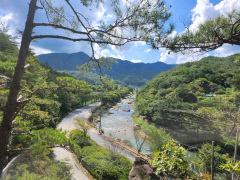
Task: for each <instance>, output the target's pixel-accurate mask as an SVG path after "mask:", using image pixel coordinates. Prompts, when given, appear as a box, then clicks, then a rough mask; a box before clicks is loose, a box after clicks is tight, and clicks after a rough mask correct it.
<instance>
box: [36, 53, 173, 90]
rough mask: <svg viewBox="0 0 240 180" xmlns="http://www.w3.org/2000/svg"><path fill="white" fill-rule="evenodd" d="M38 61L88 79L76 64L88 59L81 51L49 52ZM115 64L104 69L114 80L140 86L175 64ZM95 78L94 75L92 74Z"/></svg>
mask: <svg viewBox="0 0 240 180" xmlns="http://www.w3.org/2000/svg"><path fill="white" fill-rule="evenodd" d="M38 58H39V61H40V62H41V63H43V64H45V63H47V64H48V65H49V66H50V67H52V68H53V69H55V70H58V71H64V72H67V73H69V74H71V75H73V76H75V77H78V78H82V79H84V80H86V81H88V82H89V81H91V83H92V81H94V79H92V80H90V79H89V76H88V77H86V74H84V73H80V72H78V70H77V68H76V67H77V66H81V65H83V64H84V63H86V62H87V61H88V60H89V58H90V57H89V56H88V55H87V54H85V53H83V52H78V53H72V54H67V53H51V54H42V55H39V56H38ZM114 60H116V61H117V64H113V65H112V68H111V70H109V71H106V73H105V74H107V75H109V76H110V77H111V78H113V79H115V80H119V81H122V82H124V83H125V84H126V85H133V86H142V85H144V84H145V83H146V82H148V81H149V80H151V79H152V78H153V77H155V76H156V75H157V74H159V73H160V72H163V71H168V70H169V69H171V68H173V67H175V66H176V65H175V64H165V63H163V62H156V63H132V62H130V61H127V60H120V59H114ZM92 77H93V78H96V76H95V75H93V76H92Z"/></svg>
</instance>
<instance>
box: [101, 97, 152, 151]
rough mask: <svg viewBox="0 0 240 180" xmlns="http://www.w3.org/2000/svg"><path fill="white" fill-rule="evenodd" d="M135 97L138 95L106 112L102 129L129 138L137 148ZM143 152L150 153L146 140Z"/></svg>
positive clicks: (115, 136)
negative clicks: (133, 115) (134, 117)
mask: <svg viewBox="0 0 240 180" xmlns="http://www.w3.org/2000/svg"><path fill="white" fill-rule="evenodd" d="M135 98H136V96H135V95H132V96H131V97H129V98H127V99H123V100H122V101H121V102H120V103H118V104H117V105H116V106H114V107H113V108H110V109H109V111H108V113H105V114H104V115H103V117H102V129H103V131H104V134H105V135H107V136H111V137H113V138H116V139H121V140H127V141H129V142H130V143H131V144H132V146H133V147H134V148H137V144H136V139H135V136H134V121H133V118H132V114H133V112H134V107H133V101H134V100H135ZM140 141H142V139H140ZM142 152H144V153H149V146H148V144H147V143H146V142H145V143H144V145H143V148H142Z"/></svg>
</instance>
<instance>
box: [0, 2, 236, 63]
mask: <svg viewBox="0 0 240 180" xmlns="http://www.w3.org/2000/svg"><path fill="white" fill-rule="evenodd" d="M54 1H57V2H58V3H59V2H60V1H61V0H54ZM120 1H123V0H120ZM28 2H29V0H0V21H1V22H4V23H5V24H7V25H8V28H9V34H13V35H16V34H17V30H22V29H23V28H24V24H25V20H26V15H27V14H26V13H27V9H28ZM166 2H167V4H168V5H171V6H172V7H171V10H170V11H171V12H172V17H171V19H170V22H171V23H173V24H175V30H174V32H173V33H180V32H182V31H184V25H183V22H187V23H188V25H190V28H191V29H196V28H197V26H198V25H199V24H201V23H204V22H205V21H206V20H208V19H209V18H214V17H216V16H218V15H225V14H227V13H229V12H231V11H232V10H233V9H237V10H240V1H239V0H166ZM84 13H85V14H88V15H89V16H90V19H92V20H93V21H95V19H94V18H97V19H101V18H106V17H107V16H110V15H111V6H110V5H109V4H106V3H105V4H101V5H100V6H99V8H98V9H97V10H95V11H94V12H89V11H86V12H85V11H84ZM43 19H44V18H43V17H42V15H40V14H37V16H36V21H41V20H43ZM39 31H40V30H39ZM44 31H45V32H46V33H47V32H51V31H50V30H49V29H44ZM31 47H32V48H33V49H34V51H35V52H36V53H37V54H44V53H51V52H56V53H58V52H59V53H61V52H66V53H73V52H79V51H83V52H85V53H87V54H89V55H90V53H91V51H90V48H89V46H88V45H87V44H86V43H72V42H68V41H63V40H53V39H51V40H50V39H45V40H39V41H38V42H36V43H32V45H31ZM95 50H96V52H97V54H98V55H99V56H112V57H116V58H120V59H127V60H130V61H132V62H144V63H152V62H157V61H163V62H165V63H169V64H173V63H177V64H179V63H184V62H188V61H195V60H198V59H200V58H202V57H205V56H208V55H215V56H228V55H231V54H234V53H238V52H240V47H237V46H230V45H224V46H223V47H221V48H219V49H217V50H216V51H213V52H211V53H210V54H209V53H207V54H203V55H199V56H191V55H189V56H188V55H185V56H183V55H182V54H169V53H168V51H167V50H166V49H161V50H152V49H151V47H150V46H148V45H146V44H145V43H143V42H138V43H130V44H128V45H126V46H124V47H121V48H116V47H114V46H109V47H108V48H106V49H103V48H101V47H99V46H97V45H95Z"/></svg>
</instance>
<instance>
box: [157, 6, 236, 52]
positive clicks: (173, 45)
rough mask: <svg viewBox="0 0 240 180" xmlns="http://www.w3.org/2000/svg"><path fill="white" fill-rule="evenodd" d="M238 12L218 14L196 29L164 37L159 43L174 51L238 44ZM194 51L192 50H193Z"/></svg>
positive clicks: (198, 49) (209, 49)
mask: <svg viewBox="0 0 240 180" xmlns="http://www.w3.org/2000/svg"><path fill="white" fill-rule="evenodd" d="M239 19H240V13H239V11H236V10H233V11H232V12H230V13H229V14H227V15H219V16H217V17H216V18H213V19H210V20H208V21H206V22H204V23H203V24H200V25H199V27H198V29H197V30H189V28H188V29H187V30H186V31H185V33H182V34H180V35H177V36H176V37H174V38H166V39H165V41H164V42H163V43H162V44H161V45H163V46H165V47H167V48H169V49H170V50H172V51H174V52H179V51H182V52H183V51H191V50H193V49H195V52H196V50H197V51H204V52H206V51H212V50H214V49H217V48H218V47H220V46H222V45H223V44H232V45H239V43H238V33H239V31H240V27H239V25H240V23H239ZM193 52H194V51H193Z"/></svg>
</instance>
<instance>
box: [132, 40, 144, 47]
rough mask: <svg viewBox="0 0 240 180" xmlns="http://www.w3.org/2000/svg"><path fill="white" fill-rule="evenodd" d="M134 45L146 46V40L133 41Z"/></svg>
mask: <svg viewBox="0 0 240 180" xmlns="http://www.w3.org/2000/svg"><path fill="white" fill-rule="evenodd" d="M133 45H134V46H145V45H146V42H145V41H135V42H133Z"/></svg>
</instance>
